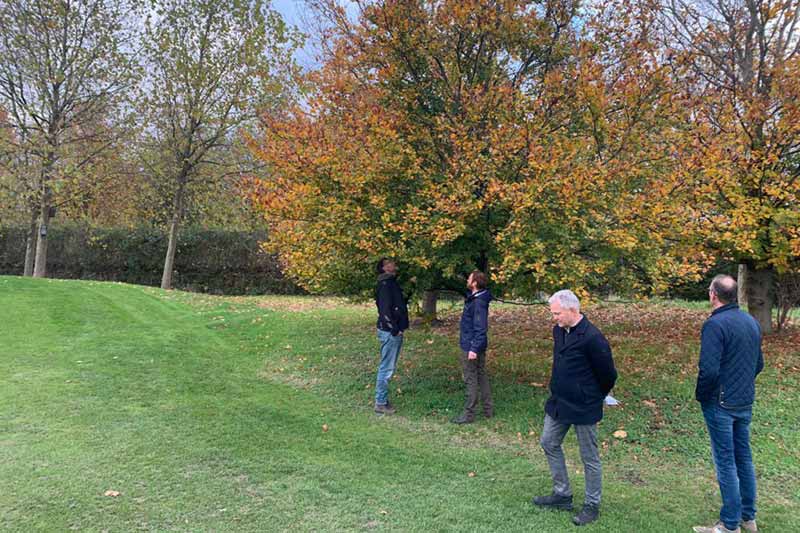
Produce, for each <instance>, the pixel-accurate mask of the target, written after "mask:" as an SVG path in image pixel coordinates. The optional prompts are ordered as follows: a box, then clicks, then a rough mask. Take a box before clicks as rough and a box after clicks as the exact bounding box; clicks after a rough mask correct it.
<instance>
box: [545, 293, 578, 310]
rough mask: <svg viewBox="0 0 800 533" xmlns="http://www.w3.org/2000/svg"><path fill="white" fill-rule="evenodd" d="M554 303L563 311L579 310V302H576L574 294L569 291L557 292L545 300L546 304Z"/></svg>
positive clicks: (576, 298)
mask: <svg viewBox="0 0 800 533" xmlns="http://www.w3.org/2000/svg"><path fill="white" fill-rule="evenodd" d="M556 301H557V302H558V303H559V304H561V307H564V308H565V309H574V310H575V311H580V310H581V301H580V300H578V297H577V296H575V293H574V292H572V291H571V290H569V289H564V290H561V291H558V292H557V293H555V294H554V295H552V296H551V297H550V299H549V300H547V302H548V303H551V304H552V303H553V302H556Z"/></svg>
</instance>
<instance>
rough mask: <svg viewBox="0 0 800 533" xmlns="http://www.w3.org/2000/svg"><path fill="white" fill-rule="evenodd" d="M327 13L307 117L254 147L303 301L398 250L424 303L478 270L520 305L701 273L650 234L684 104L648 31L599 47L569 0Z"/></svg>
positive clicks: (260, 190) (647, 287)
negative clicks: (651, 194)
mask: <svg viewBox="0 0 800 533" xmlns="http://www.w3.org/2000/svg"><path fill="white" fill-rule="evenodd" d="M314 4H315V5H316V7H317V9H318V11H319V12H320V13H322V14H323V15H324V16H325V17H326V18H327V20H328V21H329V22H330V24H331V25H330V30H329V31H330V35H329V36H328V37H329V38H328V41H327V42H328V43H329V49H328V53H327V54H326V56H325V62H324V65H323V67H322V68H321V70H320V71H319V72H317V73H315V74H314V75H313V76H312V77H311V79H310V85H311V88H312V92H311V93H310V96H309V98H308V101H307V104H306V105H305V106H302V107H297V108H296V109H294V110H293V112H291V113H289V114H283V115H267V116H265V128H264V133H263V136H262V137H261V138H259V139H257V140H254V142H253V147H254V151H255V153H256V154H257V155H258V156H259V157H260V158H262V159H263V160H264V161H265V162H267V163H268V166H269V174H268V175H266V176H264V177H262V178H261V179H259V180H256V181H255V184H254V193H253V198H254V200H255V201H256V203H257V204H258V205H260V206H261V208H262V211H263V213H264V216H265V218H266V220H267V221H268V223H269V224H270V228H271V239H270V241H269V242H268V243H267V247H268V248H269V249H270V250H272V251H275V252H277V253H279V254H280V256H281V258H282V259H283V261H284V264H285V267H286V269H287V271H288V272H289V273H290V274H291V275H292V276H294V277H295V278H296V279H298V280H299V281H300V282H301V283H303V284H304V285H305V286H306V287H307V288H309V289H312V290H319V291H323V290H336V291H347V292H352V291H359V290H368V288H369V287H370V286H371V271H370V269H369V262H370V261H371V260H374V259H376V258H377V257H379V256H381V255H383V254H391V255H395V256H397V257H399V258H400V259H401V260H402V261H403V262H404V263H405V266H406V269H407V270H408V271H409V275H410V276H411V277H412V279H411V281H412V286H413V287H414V288H416V289H417V290H424V289H430V288H435V287H440V286H442V284H444V283H447V282H450V283H458V279H457V278H458V277H459V276H458V275H459V274H463V273H465V272H466V271H468V270H470V269H472V268H475V267H477V268H482V269H488V270H491V271H492V272H493V273H494V275H495V278H496V279H497V280H498V281H500V282H502V283H504V284H505V288H506V289H508V290H509V291H510V292H514V293H516V294H519V295H523V296H525V295H532V294H535V293H536V292H538V291H540V290H549V289H553V288H556V287H562V286H565V285H569V286H573V287H575V288H584V289H585V288H592V289H600V288H602V289H605V290H617V291H631V290H632V289H641V290H644V291H655V290H658V289H660V288H664V287H665V286H666V285H667V284H668V282H669V281H668V280H669V279H671V278H674V277H677V276H680V275H683V274H685V273H686V272H687V271H689V270H690V269H691V267H692V266H693V265H694V263H693V262H692V261H689V260H688V259H687V256H686V255H685V254H683V255H681V254H678V253H675V254H668V253H667V254H665V253H664V250H665V249H673V250H674V251H677V246H675V245H672V244H670V243H668V242H666V241H665V240H663V239H662V240H660V241H659V240H658V239H655V240H654V238H653V234H654V233H655V230H656V228H650V227H648V226H647V224H646V223H637V217H639V218H640V219H648V220H649V217H650V215H651V213H649V212H648V209H649V205H648V204H647V202H646V201H644V200H641V199H640V198H639V196H638V192H640V191H642V190H643V189H644V188H646V185H649V184H651V183H652V182H654V181H656V180H655V178H656V176H657V175H658V173H659V172H660V171H661V170H660V165H662V164H663V161H664V160H665V159H666V155H667V154H668V152H669V140H668V139H666V140H664V141H660V140H659V141H658V142H653V143H651V142H648V140H649V139H656V137H657V135H656V134H650V133H649V132H650V131H651V129H652V127H654V126H655V127H657V128H660V129H663V130H664V131H668V130H669V123H668V121H666V120H664V119H663V117H669V116H671V113H670V111H669V110H668V109H667V108H669V106H670V105H671V101H670V99H669V98H668V97H665V96H664V95H665V90H664V87H663V86H662V85H661V84H660V82H661V80H663V76H662V75H661V70H660V68H659V66H658V65H657V64H656V63H655V62H654V61H652V57H651V56H648V54H651V55H652V50H647V49H643V50H642V51H639V52H636V53H626V52H625V50H626V48H625V45H626V44H630V43H631V42H636V41H637V40H641V39H640V36H639V35H637V34H636V33H635V32H633V33H629V34H623V35H614V34H611V33H608V34H604V35H605V38H607V39H608V40H609V41H611V40H613V39H616V40H617V42H616V43H615V45H616V48H614V49H613V53H610V52H604V49H603V47H602V46H597V45H596V43H594V44H593V42H592V41H588V40H587V37H588V36H591V38H592V39H595V40H596V39H598V35H599V34H600V33H601V30H603V28H604V26H603V25H602V24H600V23H598V24H595V25H594V26H591V27H590V26H589V25H588V24H585V21H586V19H585V18H583V19H581V21H580V22H581V23H580V24H579V23H578V22H577V16H578V14H579V12H578V5H577V4H576V3H573V2H570V1H563V0H557V1H551V2H543V3H542V4H539V5H536V6H533V5H531V3H530V2H523V1H510V0H506V1H488V0H482V1H477V0H475V1H468V2H464V1H458V2H456V1H445V2H426V1H410V0H409V1H379V2H369V3H364V4H362V5H361V6H362V9H361V11H360V14H359V17H358V18H357V20H353V19H351V18H350V17H348V14H347V12H346V11H345V10H344V9H343V8H342V7H341V6H339V5H338V4H337V3H336V2H332V1H331V2H329V1H319V2H314ZM602 15H603V14H602V13H597V14H593V15H592V19H593V20H597V21H601V19H602ZM583 16H584V17H588V14H586V13H584V14H583ZM651 23H652V21H650V20H646V21H641V23H640V24H639V25H637V26H636V28H637V29H638V31H643V30H642V29H641V28H642V27H645V28H646V27H648V25H649V24H651ZM629 106H632V107H633V109H632V112H628V109H629ZM628 198H630V200H631V201H630V202H627V201H621V200H627V199H628ZM634 200H636V201H634ZM658 235H660V233H659V234H658ZM678 257H680V259H677V258H678ZM665 280H666V281H665ZM413 282H416V283H413Z"/></svg>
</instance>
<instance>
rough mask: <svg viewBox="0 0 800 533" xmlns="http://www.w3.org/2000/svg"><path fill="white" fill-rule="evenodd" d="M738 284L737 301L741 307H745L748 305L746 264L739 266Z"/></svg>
mask: <svg viewBox="0 0 800 533" xmlns="http://www.w3.org/2000/svg"><path fill="white" fill-rule="evenodd" d="M736 284H737V285H738V286H739V292H738V294H737V298H736V299H737V300H738V301H739V305H740V306H742V307H744V306H746V305H747V265H746V264H745V263H740V264H739V275H738V276H737V280H736Z"/></svg>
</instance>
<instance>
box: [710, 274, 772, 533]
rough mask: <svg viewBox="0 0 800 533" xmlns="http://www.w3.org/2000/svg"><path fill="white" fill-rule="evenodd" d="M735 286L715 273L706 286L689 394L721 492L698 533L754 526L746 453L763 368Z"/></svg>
mask: <svg viewBox="0 0 800 533" xmlns="http://www.w3.org/2000/svg"><path fill="white" fill-rule="evenodd" d="M737 290H738V287H737V285H736V280H734V279H733V278H732V277H731V276H727V275H719V276H717V277H715V278H714V280H713V281H712V282H711V286H710V287H709V288H708V299H709V301H710V302H711V309H712V313H711V316H710V317H709V318H708V320H706V321H705V323H704V324H703V329H702V331H701V333H700V361H699V364H698V366H699V372H698V375H697V387H696V388H695V398H696V399H697V401H698V402H700V406H701V408H702V410H703V417H704V418H705V421H706V427H707V428H708V435H709V437H710V438H711V455H712V458H713V460H714V468H715V469H716V471H717V481H719V490H720V494H721V496H722V509H721V510H720V513H719V521H718V522H717V523H716V524H715V525H713V526H708V527H704V526H697V527H695V528H694V530H695V531H696V532H698V533H731V532H737V533H738V532H739V531H741V528H744V529H745V530H746V531H750V532H752V531H758V527H757V526H756V473H755V467H754V466H753V456H752V454H751V453H750V420H751V418H752V414H753V401H754V400H755V392H756V391H755V381H756V376H757V375H758V374H759V372H761V370H762V369H763V368H764V356H763V354H762V352H761V329H760V328H759V326H758V322H756V320H755V319H754V318H753V317H751V316H750V315H749V314H747V313H745V312H744V311H741V310H740V309H739V306H738V305H737V303H736V293H737Z"/></svg>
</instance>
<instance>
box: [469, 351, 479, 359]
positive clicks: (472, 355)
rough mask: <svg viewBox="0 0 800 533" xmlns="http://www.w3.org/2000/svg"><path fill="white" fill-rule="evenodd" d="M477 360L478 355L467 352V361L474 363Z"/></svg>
mask: <svg viewBox="0 0 800 533" xmlns="http://www.w3.org/2000/svg"><path fill="white" fill-rule="evenodd" d="M477 358H478V354H476V353H475V352H469V353H468V354H467V359H469V360H470V361H474V360H475V359H477Z"/></svg>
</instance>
